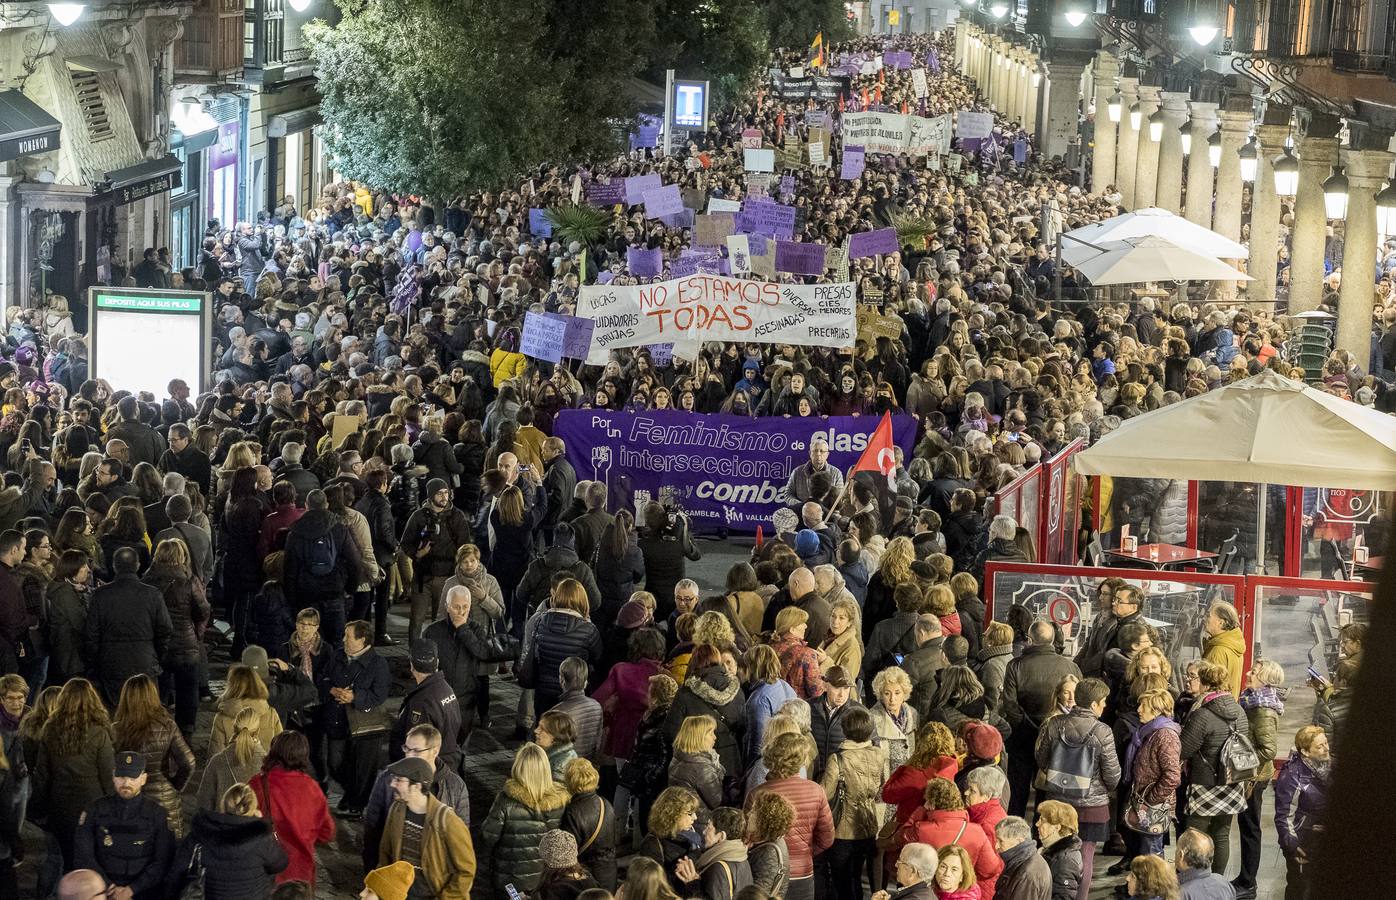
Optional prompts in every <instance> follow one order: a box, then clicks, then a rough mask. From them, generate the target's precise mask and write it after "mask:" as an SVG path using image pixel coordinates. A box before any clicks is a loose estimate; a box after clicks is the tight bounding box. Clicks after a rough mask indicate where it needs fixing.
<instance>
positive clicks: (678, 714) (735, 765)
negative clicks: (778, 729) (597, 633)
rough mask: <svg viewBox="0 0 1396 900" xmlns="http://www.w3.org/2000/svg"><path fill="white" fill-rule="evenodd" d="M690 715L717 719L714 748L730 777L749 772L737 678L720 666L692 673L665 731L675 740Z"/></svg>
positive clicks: (743, 710) (743, 703) (743, 702)
mask: <svg viewBox="0 0 1396 900" xmlns="http://www.w3.org/2000/svg"><path fill="white" fill-rule="evenodd" d="M689 716H712V717H713V718H714V719H715V720H716V721H717V745H716V746H715V747H714V749H715V750H717V755H718V759H719V760H720V761H721V762H722V767H723V768H724V769H725V770H726V771H727V774H728V775H729V776H736V775H740V773H742V772H743V771H745V766H744V765H743V764H742V751H741V741H742V735H743V734H744V733H745V732H746V697H745V696H743V694H742V688H741V685H739V684H738V683H737V679H735V678H733V677H732V676H731V675H728V674H727V670H726V669H724V668H722V666H720V665H715V666H708V667H707V668H704V669H700V670H699V671H696V672H689V673H688V677H687V678H685V679H684V682H683V685H682V686H681V687H680V688H679V692H678V694H677V695H676V696H675V697H674V703H673V705H672V706H670V707H669V715H668V717H667V718H666V719H665V720H664V733H665V735H667V736H668V738H669V740H670V742H671V743H672V742H673V740H674V739H675V738H676V737H678V734H679V728H680V726H682V725H683V720H684V719H686V718H688V717H689ZM826 805H827V804H826Z"/></svg>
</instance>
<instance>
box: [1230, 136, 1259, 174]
mask: <svg viewBox="0 0 1396 900" xmlns="http://www.w3.org/2000/svg"><path fill="white" fill-rule="evenodd" d="M1236 155H1237V156H1239V157H1240V158H1241V180H1242V181H1244V182H1247V183H1249V182H1252V181H1255V169H1256V163H1258V162H1259V161H1260V157H1259V154H1257V153H1256V149H1255V141H1254V140H1251V141H1248V142H1247V143H1246V146H1244V147H1242V148H1241V151H1240V152H1239V153H1237V154H1236Z"/></svg>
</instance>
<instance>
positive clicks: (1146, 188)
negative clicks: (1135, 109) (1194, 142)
mask: <svg viewBox="0 0 1396 900" xmlns="http://www.w3.org/2000/svg"><path fill="white" fill-rule="evenodd" d="M1158 104H1159V89H1158V88H1157V87H1154V86H1153V85H1148V84H1141V85H1140V86H1139V150H1138V152H1137V153H1136V155H1135V163H1134V171H1135V176H1134V208H1135V209H1142V208H1144V207H1146V206H1153V205H1154V198H1155V197H1156V196H1157V190H1158V157H1159V142H1158V141H1155V140H1151V139H1150V137H1149V117H1150V116H1152V115H1153V114H1154V113H1156V112H1158Z"/></svg>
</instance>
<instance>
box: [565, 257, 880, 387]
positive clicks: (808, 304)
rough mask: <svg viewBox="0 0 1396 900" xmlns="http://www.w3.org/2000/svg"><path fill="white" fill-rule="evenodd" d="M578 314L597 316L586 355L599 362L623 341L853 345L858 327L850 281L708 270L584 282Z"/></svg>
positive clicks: (634, 344)
mask: <svg viewBox="0 0 1396 900" xmlns="http://www.w3.org/2000/svg"><path fill="white" fill-rule="evenodd" d="M755 258H756V257H752V259H755ZM577 315H579V316H583V317H586V318H590V319H594V320H595V321H596V329H595V332H594V334H593V336H592V345H591V354H590V355H589V356H588V357H587V360H588V362H591V363H593V364H596V365H601V364H604V363H605V361H606V359H607V354H608V352H609V351H610V350H612V349H614V348H617V347H640V346H644V345H646V344H658V343H663V342H665V341H681V340H684V339H685V338H687V339H690V340H702V341H710V340H712V341H750V342H755V343H784V344H798V345H801V346H817V347H851V346H853V340H854V333H855V327H856V303H855V291H854V285H853V284H852V283H851V282H843V283H838V284H815V285H781V284H773V283H767V282H760V281H746V280H741V279H737V278H728V277H724V276H721V275H707V274H702V273H699V274H696V275H692V276H690V277H687V278H679V279H674V280H670V281H661V282H656V283H654V284H640V285H616V284H609V285H605V286H599V285H587V286H584V287H583V288H582V289H581V291H580V296H579V297H578V301H577Z"/></svg>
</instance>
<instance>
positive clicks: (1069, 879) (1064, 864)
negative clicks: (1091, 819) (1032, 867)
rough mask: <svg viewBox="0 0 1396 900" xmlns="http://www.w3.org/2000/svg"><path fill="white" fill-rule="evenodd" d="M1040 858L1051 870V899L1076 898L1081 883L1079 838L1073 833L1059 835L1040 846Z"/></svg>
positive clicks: (1071, 899)
mask: <svg viewBox="0 0 1396 900" xmlns="http://www.w3.org/2000/svg"><path fill="white" fill-rule="evenodd" d="M1042 858H1043V859H1045V860H1047V868H1048V869H1050V870H1051V872H1052V900H1076V890H1077V888H1078V887H1079V886H1080V884H1081V839H1080V838H1079V837H1077V836H1076V835H1074V834H1068V835H1064V836H1062V837H1059V838H1057V840H1056V841H1054V842H1053V843H1052V844H1051V845H1050V846H1047V847H1043V848H1042Z"/></svg>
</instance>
